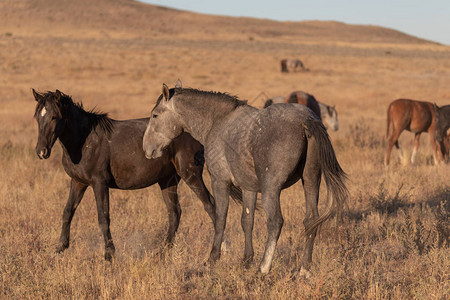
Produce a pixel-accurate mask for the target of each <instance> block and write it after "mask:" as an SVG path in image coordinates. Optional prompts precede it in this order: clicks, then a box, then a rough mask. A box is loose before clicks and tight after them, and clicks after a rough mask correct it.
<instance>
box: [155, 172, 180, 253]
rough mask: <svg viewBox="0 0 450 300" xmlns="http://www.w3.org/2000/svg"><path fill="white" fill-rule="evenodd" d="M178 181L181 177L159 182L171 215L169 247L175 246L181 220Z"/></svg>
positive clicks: (168, 234) (168, 237)
mask: <svg viewBox="0 0 450 300" xmlns="http://www.w3.org/2000/svg"><path fill="white" fill-rule="evenodd" d="M178 181H179V177H178V176H173V177H172V178H170V179H166V180H162V181H160V182H158V184H159V187H160V188H161V193H162V196H163V199H164V203H165V204H166V207H167V213H168V215H169V229H168V231H167V237H166V243H167V245H169V247H171V246H173V239H174V238H175V233H176V232H177V229H178V225H179V224H180V218H181V207H180V202H179V201H178V193H177V187H178Z"/></svg>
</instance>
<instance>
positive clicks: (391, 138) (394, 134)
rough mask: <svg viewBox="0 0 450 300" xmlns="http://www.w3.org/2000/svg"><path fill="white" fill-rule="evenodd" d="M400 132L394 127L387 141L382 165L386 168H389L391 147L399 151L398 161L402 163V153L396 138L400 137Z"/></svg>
mask: <svg viewBox="0 0 450 300" xmlns="http://www.w3.org/2000/svg"><path fill="white" fill-rule="evenodd" d="M400 133H401V131H399V130H396V128H395V127H393V130H392V133H391V135H390V136H389V137H388V139H387V146H386V155H385V158H384V165H385V166H386V167H389V163H390V159H391V152H392V147H393V146H394V145H395V148H397V149H398V150H399V155H400V159H401V160H402V161H403V152H402V150H401V149H400V146H399V144H398V138H399V137H400Z"/></svg>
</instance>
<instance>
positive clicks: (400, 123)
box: [388, 99, 435, 133]
mask: <svg viewBox="0 0 450 300" xmlns="http://www.w3.org/2000/svg"><path fill="white" fill-rule="evenodd" d="M434 115H435V110H434V106H433V104H432V103H430V102H426V101H418V100H410V99H397V100H394V101H393V102H392V103H391V104H390V105H389V107H388V121H390V122H392V124H394V127H395V128H399V129H400V128H403V129H406V130H409V131H411V132H414V133H420V132H427V131H429V129H434V127H435V126H434ZM403 129H402V130H403Z"/></svg>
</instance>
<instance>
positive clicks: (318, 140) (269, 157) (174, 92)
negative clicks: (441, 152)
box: [33, 81, 450, 276]
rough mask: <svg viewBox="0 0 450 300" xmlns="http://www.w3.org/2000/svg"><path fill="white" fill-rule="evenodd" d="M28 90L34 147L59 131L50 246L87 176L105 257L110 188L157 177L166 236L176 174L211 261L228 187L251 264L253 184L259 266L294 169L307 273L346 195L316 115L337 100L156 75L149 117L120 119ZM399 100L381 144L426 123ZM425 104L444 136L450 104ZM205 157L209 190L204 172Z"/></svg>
mask: <svg viewBox="0 0 450 300" xmlns="http://www.w3.org/2000/svg"><path fill="white" fill-rule="evenodd" d="M33 95H34V98H35V100H36V101H37V105H36V110H35V119H36V120H37V123H38V141H37V144H36V153H37V155H38V156H39V158H41V159H46V158H48V157H50V154H51V150H52V147H53V145H54V143H55V142H56V140H59V143H60V145H61V147H62V149H63V157H62V164H63V167H64V170H65V172H66V173H67V174H68V175H69V176H70V177H71V185H70V192H69V198H68V200H67V203H66V206H65V208H64V212H63V218H62V219H63V220H62V229H61V235H60V239H59V244H58V247H57V249H56V250H57V252H61V251H64V250H65V249H66V248H68V247H69V242H70V224H71V221H72V218H73V216H74V213H75V211H76V209H77V207H78V205H79V204H80V202H81V200H82V198H83V195H84V192H85V191H86V189H87V187H88V186H91V187H92V189H93V191H94V195H95V200H96V205H97V213H98V222H99V226H100V229H101V231H102V234H103V237H104V243H105V259H106V260H111V259H112V257H113V255H114V252H115V247H114V243H113V239H112V235H111V232H110V213H109V207H110V205H109V189H110V188H116V189H123V190H133V189H140V188H145V187H148V186H150V185H153V184H155V183H158V185H159V187H160V189H161V192H162V196H163V200H164V202H165V204H166V207H167V211H168V217H169V228H168V232H167V237H166V243H167V244H168V245H169V246H170V245H172V243H173V240H174V237H175V233H176V231H177V228H178V225H179V221H180V217H181V208H180V204H179V201H178V194H177V186H178V183H179V180H180V178H181V179H183V180H184V181H185V182H186V184H187V185H188V186H189V187H190V189H191V190H193V191H194V192H195V194H196V195H197V196H198V198H199V199H200V200H201V202H202V204H203V206H204V209H205V211H206V212H207V213H208V215H209V217H210V218H211V221H212V223H213V225H214V239H213V246H212V250H211V253H210V257H209V262H210V263H211V264H213V263H214V262H215V261H217V260H218V259H219V257H220V254H221V245H222V241H223V234H224V230H225V226H226V217H227V212H228V204H229V196H231V197H232V198H234V199H235V200H237V201H238V202H240V203H241V204H242V216H241V225H242V229H243V231H244V236H245V250H244V264H245V266H247V267H248V266H250V264H251V263H252V261H253V256H254V251H253V241H252V231H253V224H254V214H255V208H256V199H257V197H256V196H257V193H258V192H259V193H261V197H262V198H261V199H262V200H261V202H262V207H263V209H264V211H265V213H266V216H267V232H268V235H267V242H266V246H265V252H264V256H263V259H262V261H261V263H260V266H259V269H260V271H261V273H263V274H266V273H268V272H269V270H270V268H271V264H272V260H273V256H274V252H275V248H276V244H277V241H278V238H279V235H280V232H281V228H282V226H283V222H284V221H283V217H282V214H281V209H280V193H281V190H282V189H285V188H287V187H289V186H291V185H293V184H294V183H295V182H297V181H298V180H300V179H301V180H302V184H303V187H304V194H305V203H306V214H305V219H304V221H303V223H304V231H303V234H304V236H305V238H306V243H305V248H304V251H303V256H302V260H301V264H300V266H299V267H298V272H299V274H300V275H302V276H309V275H310V274H311V273H310V267H311V264H312V252H313V245H314V239H315V237H316V233H317V229H318V227H319V225H320V224H322V223H323V222H324V221H326V220H327V219H328V218H330V217H331V216H332V214H333V213H334V212H336V211H337V212H339V211H340V210H341V209H342V205H343V203H344V201H345V199H346V198H347V197H348V190H347V188H346V185H345V180H346V174H345V172H344V171H343V170H342V168H341V167H340V165H339V163H338V161H337V159H336V156H335V152H334V149H333V146H332V144H331V141H330V138H329V136H328V133H327V131H326V128H325V126H324V125H323V123H322V121H321V119H322V120H323V121H324V123H325V124H327V127H328V128H331V129H332V130H337V129H338V124H337V113H336V110H335V108H334V107H331V106H327V105H325V104H321V103H319V102H317V100H316V99H315V98H314V97H313V96H312V95H309V94H307V93H303V92H294V93H292V94H291V95H290V96H289V97H288V99H287V100H283V101H282V102H288V103H280V104H277V105H267V107H266V108H265V109H257V108H254V107H252V106H250V105H248V104H247V102H246V101H240V100H238V99H237V98H235V97H232V96H229V95H228V94H223V93H217V92H205V91H201V90H196V89H190V88H183V87H182V85H181V82H180V81H178V82H177V84H176V86H175V87H174V88H171V89H169V88H168V87H167V86H166V85H163V87H162V94H161V95H160V96H159V98H158V100H157V102H156V105H155V107H154V108H153V110H152V113H151V116H150V117H149V118H142V119H133V120H121V121H119V120H113V119H111V118H109V117H108V115H107V114H104V113H99V112H96V111H92V110H91V111H86V110H85V109H84V108H83V106H82V104H79V103H75V102H73V100H72V99H71V97H70V96H68V95H66V94H64V93H62V92H60V91H59V90H56V91H55V92H50V91H49V92H45V93H39V92H36V91H35V90H34V89H33ZM281 100H282V99H281V98H279V99H272V100H271V101H272V103H275V102H280V101H281ZM403 102H405V101H404V100H402V101H399V103H400V104H398V105H397V104H394V103H397V102H394V103H393V104H391V106H390V108H389V110H388V115H389V117H388V125H389V126H391V127H393V128H394V130H393V132H395V134H393V135H392V138H389V143H388V148H389V145H391V143H392V144H395V145H396V146H397V147H398V142H397V140H396V139H397V138H398V135H399V134H400V132H401V131H402V130H403V129H407V130H411V131H413V132H415V133H416V140H417V142H418V138H417V136H418V134H419V135H420V132H422V131H426V129H424V128H425V127H426V126H425V127H423V126H422V127H420V126H419V125H417V126H416V124H417V120H416V118H417V114H418V112H417V110H418V108H417V107H415V106H413V107H412V108H410V109H411V111H410V112H409V115H408V116H407V117H404V118H403V119H402V122H400V121H399V120H398V117H396V116H397V115H396V114H399V111H400V110H401V107H402V105H403V106H405V105H406V104H405V103H403ZM296 103H301V104H304V105H298V104H296ZM270 104H271V103H270ZM406 106H407V105H406ZM399 107H400V108H399ZM420 107H422V106H420ZM310 108H311V109H310ZM419 109H420V108H419ZM422 109H423V108H422ZM429 111H430V114H431V115H432V117H433V118H432V120H429V122H428V123H427V124H428V125H429V126H428V129H429V128H430V127H432V128H433V130H434V133H435V134H434V135H433V136H434V138H433V139H434V140H435V141H436V143H442V141H443V139H444V138H445V137H444V138H443V135H444V134H445V133H446V131H447V129H448V127H449V124H448V123H449V120H450V118H449V111H450V109H449V107H448V106H446V107H442V108H438V107H436V106H432V107H431V108H430V110H429ZM422 114H423V112H422ZM326 120H329V121H326ZM333 120H335V121H333ZM405 124H406V125H405ZM419 127H420V128H419ZM388 130H389V129H388ZM430 135H431V134H430ZM391 148H392V145H391ZM415 149H416V148H415ZM389 151H390V150H389ZM280 157H282V158H283V159H280ZM387 158H388V156H387ZM388 161H389V160H388ZM205 163H206V166H207V168H208V171H209V173H210V175H211V187H212V191H213V195H211V194H210V193H209V191H208V189H207V188H206V186H205V184H204V181H203V177H202V174H203V166H204V164H205ZM322 176H323V177H324V179H325V183H326V185H327V206H326V210H325V211H324V212H323V213H322V214H321V215H319V212H318V201H319V187H320V182H321V178H322Z"/></svg>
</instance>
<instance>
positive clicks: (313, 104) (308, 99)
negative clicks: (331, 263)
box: [287, 91, 322, 120]
mask: <svg viewBox="0 0 450 300" xmlns="http://www.w3.org/2000/svg"><path fill="white" fill-rule="evenodd" d="M287 102H288V103H298V104H303V105H305V106H307V107H308V108H309V109H311V110H312V111H313V112H314V113H315V114H316V116H317V118H318V119H320V120H322V118H321V114H320V106H319V103H318V102H317V100H316V98H314V96H313V95H311V94H308V93H305V92H302V91H296V92H292V93H291V94H290V95H289V98H288V100H287Z"/></svg>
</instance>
